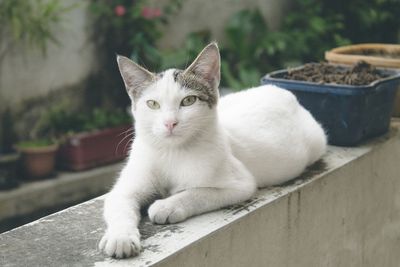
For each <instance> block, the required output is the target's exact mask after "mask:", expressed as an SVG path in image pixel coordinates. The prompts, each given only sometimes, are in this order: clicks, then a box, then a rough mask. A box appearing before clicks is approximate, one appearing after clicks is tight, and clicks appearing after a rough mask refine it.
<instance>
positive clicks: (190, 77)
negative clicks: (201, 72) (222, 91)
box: [172, 70, 218, 108]
mask: <svg viewBox="0 0 400 267" xmlns="http://www.w3.org/2000/svg"><path fill="white" fill-rule="evenodd" d="M172 75H173V77H174V81H175V82H177V83H178V84H179V85H180V86H181V87H182V88H187V89H191V90H194V91H196V92H198V98H199V100H201V101H204V102H206V103H207V105H208V106H209V107H210V108H211V107H213V106H214V105H215V104H216V103H217V99H218V98H217V95H216V94H218V88H212V87H211V86H210V84H209V83H208V82H207V81H206V80H205V79H203V78H201V77H199V76H197V75H195V74H193V73H191V72H184V71H183V70H175V71H174V72H173V74H172Z"/></svg>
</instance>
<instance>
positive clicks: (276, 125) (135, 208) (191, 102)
mask: <svg viewBox="0 0 400 267" xmlns="http://www.w3.org/2000/svg"><path fill="white" fill-rule="evenodd" d="M117 61H118V65H119V68H120V71H121V75H122V78H123V80H124V82H125V86H126V88H127V91H128V94H129V96H130V98H131V100H132V112H133V115H134V117H135V131H136V138H135V139H134V142H133V144H132V150H131V153H130V156H129V159H128V162H127V164H126V166H125V168H124V169H123V170H122V172H121V174H120V177H119V179H118V180H117V182H116V184H115V186H114V188H113V189H112V190H111V192H110V193H109V194H108V195H107V197H106V200H105V205H104V218H105V221H106V223H107V231H106V233H105V234H104V236H103V238H102V240H101V241H100V243H99V248H100V249H101V250H102V251H104V252H105V253H106V254H107V255H109V256H113V257H116V258H123V257H129V256H133V255H136V254H138V253H139V252H140V234H139V231H138V228H137V226H138V223H139V220H140V207H141V206H143V205H146V204H150V203H151V201H153V200H154V198H155V197H156V196H161V197H162V199H159V200H156V201H155V202H154V203H153V204H152V205H151V206H150V208H149V210H148V213H149V217H150V220H151V221H152V222H154V223H157V224H165V223H176V222H180V221H183V220H185V219H186V218H188V217H190V216H193V215H196V214H200V213H204V212H207V211H211V210H215V209H218V208H221V207H224V206H227V205H231V204H235V203H238V202H241V201H244V200H247V199H249V198H251V197H252V196H253V194H254V192H255V191H256V188H257V187H265V186H269V185H274V184H279V183H283V182H285V181H288V180H290V179H292V178H294V177H296V176H298V175H299V174H301V173H302V172H303V171H304V169H305V168H306V166H308V165H310V164H312V163H313V162H315V161H317V160H318V159H319V158H320V157H321V156H322V155H323V154H324V153H325V150H326V136H325V133H324V131H323V129H322V128H321V126H320V125H319V124H318V123H317V122H316V121H315V120H314V119H313V117H312V116H311V115H310V113H309V112H308V111H306V110H305V109H304V108H303V107H302V106H300V104H299V103H298V102H297V100H296V97H295V96H294V95H293V94H292V93H290V92H288V91H286V90H283V89H280V88H278V87H275V86H269V85H266V86H260V87H257V88H252V89H249V90H246V91H241V92H239V93H234V94H230V95H228V96H226V97H223V98H221V100H218V98H219V93H218V85H219V81H220V55H219V50H218V47H217V45H216V44H215V43H211V44H210V45H208V46H207V47H206V48H204V50H203V51H202V52H201V53H200V54H199V56H198V57H197V58H196V60H195V61H194V62H193V63H192V64H191V65H190V66H189V67H188V68H187V69H186V70H184V71H181V70H176V69H170V70H167V71H165V72H163V73H160V74H153V73H150V72H148V71H147V70H145V69H143V68H142V67H140V66H138V65H137V64H135V63H134V62H132V61H131V60H129V59H128V58H125V57H122V56H118V58H117Z"/></svg>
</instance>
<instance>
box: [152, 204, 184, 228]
mask: <svg viewBox="0 0 400 267" xmlns="http://www.w3.org/2000/svg"><path fill="white" fill-rule="evenodd" d="M148 213H149V218H150V220H151V221H152V222H153V223H156V224H166V223H177V222H181V221H183V220H185V219H186V218H187V217H188V215H187V212H186V211H185V209H184V208H183V207H182V205H180V204H178V203H174V202H173V201H171V200H169V199H161V200H157V201H156V202H154V203H153V204H152V205H151V206H150V208H149V210H148Z"/></svg>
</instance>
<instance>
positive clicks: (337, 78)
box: [283, 61, 387, 85]
mask: <svg viewBox="0 0 400 267" xmlns="http://www.w3.org/2000/svg"><path fill="white" fill-rule="evenodd" d="M385 77H387V75H384V74H382V73H381V72H380V71H379V70H377V69H376V68H375V67H373V66H372V65H370V64H368V63H366V62H364V61H360V62H358V63H357V64H356V65H354V66H353V67H352V68H343V67H340V66H335V65H331V64H329V63H325V62H324V63H309V64H305V65H304V66H303V67H302V68H301V69H292V70H290V69H289V70H288V73H287V74H286V75H284V76H283V78H284V79H287V80H297V81H307V82H315V83H319V84H324V83H330V84H344V85H368V84H370V83H371V82H373V81H375V80H378V79H382V78H385Z"/></svg>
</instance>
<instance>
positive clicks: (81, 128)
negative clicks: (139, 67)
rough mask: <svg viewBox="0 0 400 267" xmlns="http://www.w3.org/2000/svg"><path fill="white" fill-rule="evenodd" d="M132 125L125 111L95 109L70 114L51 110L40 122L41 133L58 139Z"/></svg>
mask: <svg viewBox="0 0 400 267" xmlns="http://www.w3.org/2000/svg"><path fill="white" fill-rule="evenodd" d="M130 123H132V118H131V116H129V114H128V113H126V112H124V111H123V110H118V109H116V110H104V109H98V108H97V109H93V110H91V111H89V112H70V111H68V110H67V109H65V108H63V107H55V108H53V109H51V110H50V111H49V112H48V113H47V114H46V116H44V117H43V119H42V120H41V121H40V122H39V124H38V125H39V126H38V128H39V132H41V133H47V135H50V136H55V137H57V138H59V137H63V136H64V135H68V134H74V133H79V132H88V131H93V130H100V129H104V128H108V127H114V126H119V125H124V124H130Z"/></svg>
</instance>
